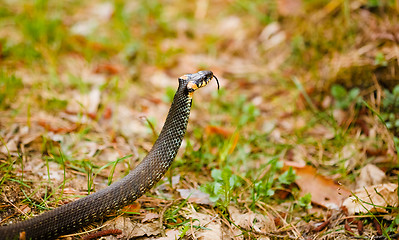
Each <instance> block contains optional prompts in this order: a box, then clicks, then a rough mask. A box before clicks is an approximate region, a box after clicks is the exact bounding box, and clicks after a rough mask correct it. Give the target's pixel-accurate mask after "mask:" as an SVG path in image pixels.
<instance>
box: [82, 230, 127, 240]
mask: <svg viewBox="0 0 399 240" xmlns="http://www.w3.org/2000/svg"><path fill="white" fill-rule="evenodd" d="M119 234H122V230H119V229H109V230H102V231H99V232H95V233H90V234H89V235H87V236H84V237H82V238H81V239H82V240H91V239H96V238H99V237H104V236H108V235H119Z"/></svg>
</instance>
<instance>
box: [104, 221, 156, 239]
mask: <svg viewBox="0 0 399 240" xmlns="http://www.w3.org/2000/svg"><path fill="white" fill-rule="evenodd" d="M106 225H107V226H106V227H104V230H108V229H120V230H122V232H123V233H122V234H123V239H132V238H136V237H143V236H147V237H150V236H156V235H158V234H160V233H161V230H160V228H159V226H160V223H159V221H154V222H150V223H135V222H132V221H131V220H130V218H127V217H117V218H115V219H113V220H111V221H108V222H107V223H106Z"/></svg>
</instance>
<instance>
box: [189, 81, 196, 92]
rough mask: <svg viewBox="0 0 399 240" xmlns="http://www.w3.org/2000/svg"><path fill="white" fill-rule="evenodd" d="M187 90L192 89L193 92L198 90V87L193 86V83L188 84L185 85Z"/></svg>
mask: <svg viewBox="0 0 399 240" xmlns="http://www.w3.org/2000/svg"><path fill="white" fill-rule="evenodd" d="M187 88H189V89H193V90H197V89H198V85H197V84H195V83H194V82H189V83H187Z"/></svg>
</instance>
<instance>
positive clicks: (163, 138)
mask: <svg viewBox="0 0 399 240" xmlns="http://www.w3.org/2000/svg"><path fill="white" fill-rule="evenodd" d="M213 78H215V80H216V82H217V85H218V89H219V80H218V79H217V78H216V76H215V75H214V74H213V72H211V71H199V72H197V73H192V74H185V75H183V76H181V77H179V78H178V80H179V86H178V88H177V91H176V93H175V95H174V98H173V101H172V104H171V107H170V109H169V112H168V115H167V117H166V120H165V123H164V125H163V127H162V130H161V132H160V133H159V135H158V138H157V140H156V141H155V143H154V145H153V146H152V148H151V150H150V151H149V152H148V154H147V155H146V156H145V157H144V158H143V160H142V161H141V162H140V163H139V164H138V165H137V166H136V168H134V169H133V170H131V171H130V172H129V174H128V175H126V176H125V177H124V178H122V179H120V180H119V181H116V182H114V183H113V184H111V185H109V186H108V187H106V188H104V189H101V190H99V191H97V192H95V193H93V194H90V195H88V196H86V197H83V198H80V199H78V200H76V201H73V202H70V203H68V204H65V205H62V206H60V207H57V208H54V209H53V210H50V211H47V212H44V213H42V214H40V215H38V216H36V217H33V218H30V219H27V220H25V221H21V222H18V223H14V224H10V225H7V226H0V239H6V240H16V239H19V240H28V239H31V240H34V239H55V238H57V237H59V236H62V235H65V234H70V233H74V232H76V231H78V230H79V229H80V228H82V227H84V226H86V225H88V224H89V223H91V222H93V221H96V220H99V219H101V218H102V217H103V216H105V215H106V214H108V213H111V212H112V211H115V210H118V209H120V208H122V207H124V206H126V205H128V204H131V203H132V202H133V201H135V200H136V199H137V198H139V197H140V196H141V195H143V194H144V193H145V192H147V191H148V190H149V189H151V188H152V187H153V186H154V185H155V184H156V183H157V182H158V181H159V180H160V179H161V178H162V177H163V175H164V174H165V172H166V171H167V170H168V169H169V167H170V165H171V164H172V162H173V160H174V159H175V157H176V154H177V152H178V150H179V148H180V146H181V143H182V140H183V137H184V135H185V133H186V130H187V124H188V119H189V115H190V110H191V105H192V97H193V93H194V91H195V90H197V89H199V88H201V87H204V86H206V85H207V84H208V83H209V82H210V81H211V80H212V79H213Z"/></svg>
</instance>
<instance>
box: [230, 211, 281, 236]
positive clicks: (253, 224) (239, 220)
mask: <svg viewBox="0 0 399 240" xmlns="http://www.w3.org/2000/svg"><path fill="white" fill-rule="evenodd" d="M228 211H229V214H230V217H231V219H232V220H233V222H234V224H236V225H238V226H240V227H242V228H244V229H255V230H256V231H257V232H271V231H274V230H276V226H275V225H274V219H273V218H270V217H269V216H267V215H266V216H265V215H262V214H259V213H254V212H252V211H249V212H246V213H241V212H240V210H238V209H237V208H236V207H234V206H229V207H228Z"/></svg>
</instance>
